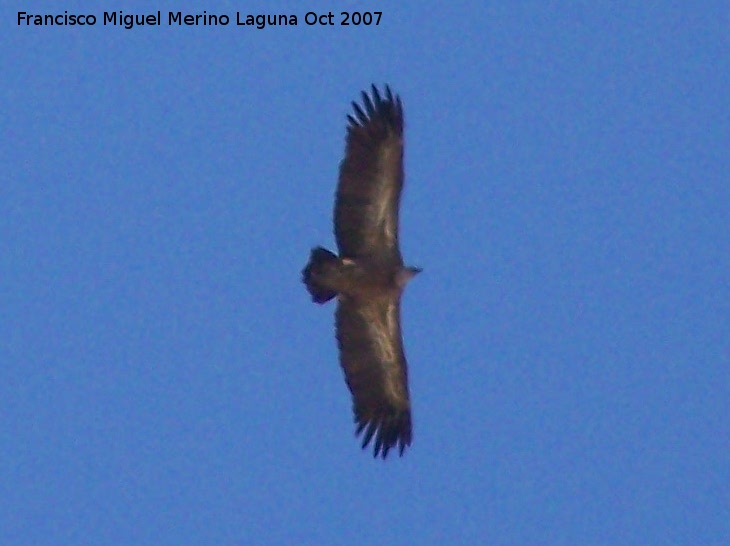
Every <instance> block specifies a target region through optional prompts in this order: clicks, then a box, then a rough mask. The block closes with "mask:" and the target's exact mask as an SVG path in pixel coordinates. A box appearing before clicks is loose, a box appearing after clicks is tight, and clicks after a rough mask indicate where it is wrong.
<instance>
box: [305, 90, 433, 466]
mask: <svg viewBox="0 0 730 546" xmlns="http://www.w3.org/2000/svg"><path fill="white" fill-rule="evenodd" d="M352 106H353V109H354V114H353V115H349V116H347V119H348V120H349V124H348V127H347V143H346V148H345V158H344V159H343V160H342V163H341V164H340V177H339V183H338V185H337V195H336V199H335V211H334V227H335V239H336V240H337V248H338V249H339V256H336V255H335V254H333V253H332V252H330V251H328V250H325V249H324V248H321V247H317V248H315V249H314V250H312V253H311V255H310V259H309V263H307V265H306V266H305V268H304V270H303V271H302V280H303V282H304V284H305V285H306V287H307V290H308V291H309V293H310V295H311V296H312V300H313V301H315V302H316V303H320V304H322V303H325V302H327V301H329V300H330V299H332V298H334V297H335V296H337V311H336V312H335V326H336V331H337V342H338V346H339V349H340V364H341V366H342V369H343V371H344V373H345V381H346V383H347V386H348V387H349V389H350V392H351V393H352V399H353V412H354V416H355V423H356V427H357V428H356V434H358V435H359V434H362V435H363V440H362V447H363V448H365V447H366V446H367V445H368V444H369V443H370V441H371V440H372V439H373V438H374V439H375V440H374V449H373V453H374V455H375V456H376V457H377V456H378V455H380V456H382V457H383V458H385V457H386V456H387V455H388V451H390V449H391V448H393V447H396V446H397V447H398V451H399V453H400V455H403V451H404V450H405V448H406V446H409V445H410V444H411V437H412V433H411V405H410V399H409V395H408V370H407V365H406V358H405V354H404V352H403V341H402V337H401V329H400V298H401V294H402V292H403V289H404V288H405V285H406V283H407V282H408V280H409V279H411V278H412V277H413V276H414V275H416V274H417V273H419V272H420V271H421V270H420V269H418V268H415V267H405V266H404V265H403V259H402V258H401V253H400V248H399V246H398V207H399V203H400V194H401V189H402V188H403V105H402V103H401V100H400V97H398V96H397V95H395V96H394V95H393V93H392V92H391V90H390V88H389V87H387V86H386V88H385V96H384V97H382V96H381V95H380V92H379V91H378V89H377V88H376V87H375V86H373V87H372V96H369V95H368V94H367V93H366V92H363V93H362V106H360V105H358V104H357V103H355V102H353V103H352Z"/></svg>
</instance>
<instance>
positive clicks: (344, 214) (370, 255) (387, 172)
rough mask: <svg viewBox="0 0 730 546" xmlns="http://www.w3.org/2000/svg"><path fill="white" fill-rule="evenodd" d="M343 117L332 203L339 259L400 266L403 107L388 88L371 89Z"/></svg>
mask: <svg viewBox="0 0 730 546" xmlns="http://www.w3.org/2000/svg"><path fill="white" fill-rule="evenodd" d="M352 106H353V109H354V113H353V115H349V116H347V118H348V120H349V125H348V127H347V144H346V149H345V158H344V159H343V160H342V163H341V164H340V178H339V183H338V185H337V195H336V199H335V214H334V223H335V238H336V239H337V247H338V248H339V251H340V256H341V257H343V258H353V259H357V258H367V259H369V260H371V261H380V262H383V263H387V264H391V265H402V263H403V260H402V258H401V254H400V248H399V246H398V207H399V203H400V194H401V189H402V188H403V105H402V103H401V100H400V97H398V96H397V95H395V96H394V95H393V93H392V91H391V90H390V87H387V86H386V88H385V96H384V97H383V96H381V95H380V92H379V91H378V89H377V88H376V87H375V86H374V85H373V86H372V97H371V96H369V95H368V94H367V93H365V92H364V91H363V93H362V107H361V106H360V105H358V104H357V103H356V102H353V103H352Z"/></svg>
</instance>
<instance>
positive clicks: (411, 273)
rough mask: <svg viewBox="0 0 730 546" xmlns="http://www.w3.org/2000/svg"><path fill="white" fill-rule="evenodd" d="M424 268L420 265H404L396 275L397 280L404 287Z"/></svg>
mask: <svg viewBox="0 0 730 546" xmlns="http://www.w3.org/2000/svg"><path fill="white" fill-rule="evenodd" d="M421 271H423V269H421V268H420V267H403V268H401V270H400V271H398V274H397V275H396V282H397V283H398V286H400V287H401V288H402V287H404V286H405V285H406V284H407V283H408V281H410V280H411V279H412V278H413V277H415V276H416V275H418V274H419V273H420V272H421Z"/></svg>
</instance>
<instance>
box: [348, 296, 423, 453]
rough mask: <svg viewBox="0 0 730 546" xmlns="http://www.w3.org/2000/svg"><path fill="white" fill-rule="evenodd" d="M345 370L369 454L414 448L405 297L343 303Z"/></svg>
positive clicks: (358, 430) (355, 415) (355, 411)
mask: <svg viewBox="0 0 730 546" xmlns="http://www.w3.org/2000/svg"><path fill="white" fill-rule="evenodd" d="M335 320H336V328H337V342H338V345H339V349H340V364H341V365H342V369H343V370H344V372H345V381H346V382H347V386H348V387H349V388H350V392H351V393H352V399H353V411H354V417H355V423H356V426H357V431H356V434H358V435H359V434H363V440H362V447H363V449H364V448H365V447H366V446H367V445H368V443H369V442H370V441H371V440H372V439H373V438H375V442H374V455H375V456H376V457H377V456H378V455H380V456H382V457H383V458H385V457H386V455H387V454H388V451H390V449H391V448H393V447H395V446H396V445H397V446H398V450H399V452H400V455H402V454H403V450H404V449H405V448H406V446H409V445H410V444H411V408H410V400H409V397H408V369H407V364H406V358H405V355H404V353H403V341H402V338H401V330H400V297H399V296H393V297H392V298H390V297H385V296H383V297H380V298H377V299H369V300H367V301H358V300H356V299H351V298H347V297H345V298H341V299H340V301H339V303H338V306H337V312H336V317H335Z"/></svg>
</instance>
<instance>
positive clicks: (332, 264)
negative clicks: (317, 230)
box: [302, 246, 340, 303]
mask: <svg viewBox="0 0 730 546" xmlns="http://www.w3.org/2000/svg"><path fill="white" fill-rule="evenodd" d="M339 266H340V260H339V259H338V258H337V256H335V255H334V254H333V253H332V252H330V251H329V250H326V249H324V248H322V247H321V246H318V247H317V248H314V249H312V253H311V254H310V256H309V263H307V265H306V266H305V267H304V269H303V270H302V282H304V284H305V285H306V286H307V290H308V291H309V294H310V295H311V296H312V301H313V302H316V303H325V302H328V301H329V300H331V299H332V298H334V297H335V296H336V295H337V292H336V291H335V290H333V289H332V280H334V279H336V278H337V276H338V273H339Z"/></svg>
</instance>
